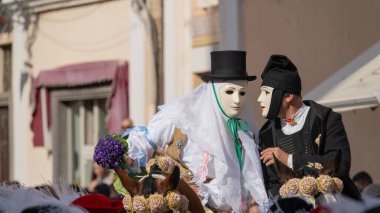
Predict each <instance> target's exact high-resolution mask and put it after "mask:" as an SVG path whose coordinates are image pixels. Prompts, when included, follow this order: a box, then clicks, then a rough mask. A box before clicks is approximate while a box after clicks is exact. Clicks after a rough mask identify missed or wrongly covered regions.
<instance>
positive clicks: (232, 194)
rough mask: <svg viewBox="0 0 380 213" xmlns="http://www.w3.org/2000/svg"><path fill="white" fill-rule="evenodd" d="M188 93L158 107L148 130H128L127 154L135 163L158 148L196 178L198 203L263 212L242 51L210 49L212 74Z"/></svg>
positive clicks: (263, 194) (266, 204)
mask: <svg viewBox="0 0 380 213" xmlns="http://www.w3.org/2000/svg"><path fill="white" fill-rule="evenodd" d="M202 79H203V80H204V81H205V82H206V83H203V84H201V85H200V86H198V87H197V88H196V89H195V90H194V91H192V92H191V93H190V94H188V95H185V96H184V97H181V98H179V99H178V100H176V101H174V102H172V103H169V104H166V105H163V106H160V107H159V112H158V113H156V114H155V115H154V116H153V118H152V119H151V120H150V122H149V124H148V126H147V131H134V130H132V131H131V132H130V134H129V136H128V140H127V141H128V145H129V151H128V155H129V157H130V158H131V159H132V160H133V162H132V165H131V169H133V167H135V168H137V169H138V168H139V165H141V163H140V162H138V161H139V159H143V158H141V154H144V155H145V156H146V157H145V158H144V159H147V160H149V159H151V158H152V157H154V155H155V153H156V152H157V150H164V151H165V154H166V155H168V156H170V157H171V158H172V159H173V160H175V161H177V162H178V165H180V167H181V173H182V175H183V176H184V177H186V178H188V179H191V182H192V183H195V185H196V186H195V187H194V188H195V191H196V192H197V193H198V195H199V196H200V197H201V199H202V203H203V204H204V205H206V206H207V207H208V208H209V209H212V210H215V211H232V210H233V211H235V212H239V213H240V212H245V211H247V209H248V208H250V209H251V210H258V209H260V211H261V212H265V211H266V210H267V209H268V207H269V201H268V198H267V194H266V191H265V187H264V181H263V177H262V170H261V169H262V168H261V162H260V158H259V153H258V145H257V140H255V136H254V132H255V130H256V129H255V126H254V121H253V119H252V112H251V110H252V109H251V107H250V106H249V104H250V101H249V94H248V93H249V90H248V82H249V81H253V80H255V79H256V76H250V75H248V74H247V71H246V52H244V51H214V52H211V73H207V74H204V75H203V76H202Z"/></svg>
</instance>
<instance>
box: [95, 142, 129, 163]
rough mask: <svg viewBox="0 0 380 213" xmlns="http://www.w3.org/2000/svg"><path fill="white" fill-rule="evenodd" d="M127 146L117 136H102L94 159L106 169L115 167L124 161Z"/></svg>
mask: <svg viewBox="0 0 380 213" xmlns="http://www.w3.org/2000/svg"><path fill="white" fill-rule="evenodd" d="M125 151H126V150H125V146H124V145H123V144H122V143H121V142H120V141H119V140H118V139H116V138H113V137H112V136H106V137H104V138H100V139H99V141H98V144H97V145H96V147H95V151H94V161H95V162H96V163H97V164H99V165H100V166H102V167H103V168H106V169H114V168H115V167H117V166H119V165H120V164H121V163H122V162H123V155H124V153H125Z"/></svg>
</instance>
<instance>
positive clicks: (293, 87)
mask: <svg viewBox="0 0 380 213" xmlns="http://www.w3.org/2000/svg"><path fill="white" fill-rule="evenodd" d="M261 78H262V79H263V82H262V83H261V86H269V87H273V88H275V89H280V90H282V91H284V92H288V93H292V94H296V95H301V78H300V76H299V75H298V71H297V67H296V66H295V65H294V64H293V63H292V61H290V59H289V58H288V57H286V56H284V55H272V56H271V57H270V58H269V60H268V63H267V65H266V66H265V68H264V71H263V73H262V74H261Z"/></svg>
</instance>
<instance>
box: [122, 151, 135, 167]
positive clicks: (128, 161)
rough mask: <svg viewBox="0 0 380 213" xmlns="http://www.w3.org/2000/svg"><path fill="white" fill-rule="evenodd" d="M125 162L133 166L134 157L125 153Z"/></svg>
mask: <svg viewBox="0 0 380 213" xmlns="http://www.w3.org/2000/svg"><path fill="white" fill-rule="evenodd" d="M124 163H125V165H127V166H128V167H131V166H132V165H133V159H132V158H130V157H129V156H128V155H126V154H125V155H124Z"/></svg>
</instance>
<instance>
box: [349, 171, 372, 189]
mask: <svg viewBox="0 0 380 213" xmlns="http://www.w3.org/2000/svg"><path fill="white" fill-rule="evenodd" d="M352 180H353V181H354V183H355V186H356V187H357V188H358V189H359V191H360V192H362V191H363V189H364V188H365V187H367V186H368V185H369V184H371V183H373V181H372V178H371V176H370V175H369V174H368V173H367V172H365V171H360V172H358V173H357V174H356V175H354V176H353V177H352Z"/></svg>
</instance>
